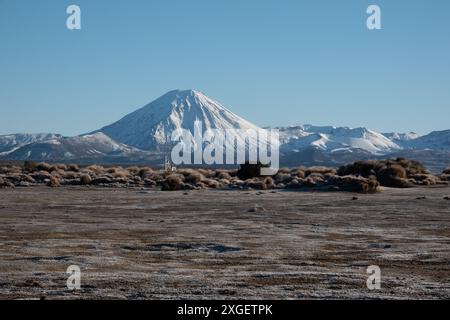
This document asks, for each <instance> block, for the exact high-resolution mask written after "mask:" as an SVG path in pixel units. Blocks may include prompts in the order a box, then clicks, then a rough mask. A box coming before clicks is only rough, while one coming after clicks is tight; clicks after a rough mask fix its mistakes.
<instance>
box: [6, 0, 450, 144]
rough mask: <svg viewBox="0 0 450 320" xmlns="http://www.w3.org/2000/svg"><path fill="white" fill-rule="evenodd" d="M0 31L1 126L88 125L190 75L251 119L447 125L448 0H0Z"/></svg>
mask: <svg viewBox="0 0 450 320" xmlns="http://www.w3.org/2000/svg"><path fill="white" fill-rule="evenodd" d="M70 4H77V5H79V6H80V7H81V11H82V29H81V30H75V31H69V30H67V28H66V18H67V14H66V8H67V6H68V5H70ZM369 4H377V5H379V6H380V7H381V10H382V27H383V29H382V30H377V31H369V30H368V29H367V28H366V19H367V14H366V9H367V7H368V5H369ZM0 43H1V44H0V111H1V112H0V115H1V116H0V134H6V133H13V132H56V133H62V134H65V135H75V134H80V133H85V132H89V131H92V130H94V129H98V128H100V127H102V126H104V125H106V124H109V123H111V122H114V121H116V120H118V119H119V118H121V117H122V116H124V115H125V114H127V113H129V112H131V111H133V110H135V109H137V108H139V107H141V106H143V105H145V104H147V103H148V102H150V101H152V100H154V99H155V98H157V97H159V96H160V95H162V94H164V93H165V92H167V91H169V90H172V89H190V88H192V89H197V90H200V91H202V92H204V93H205V94H207V95H208V96H210V97H211V98H213V99H216V100H218V101H220V102H221V103H223V104H224V105H225V106H228V107H229V108H230V109H231V110H232V111H233V112H235V113H237V114H239V115H240V116H242V117H244V118H246V119H247V120H249V121H251V122H253V123H255V124H257V125H260V126H267V125H272V126H276V125H289V124H294V123H312V124H317V125H329V124H330V125H336V126H351V127H359V126H366V127H370V128H373V129H375V130H378V131H410V130H413V131H416V132H419V133H427V132H429V131H432V130H443V129H449V128H450V121H449V119H450V1H448V0H434V1H426V0H414V1H412V0H408V1H407V0H396V1H382V0H372V1H365V0H345V1H344V0H342V1H336V0H328V1H325V0H314V1H313V0H308V1H300V0H292V1H287V0H280V1H274V0H271V1H263V0H247V1H242V0H240V1H239V0H214V1H211V0H192V1H186V0H179V1H175V0H170V1H168V0H145V1H144V0H142V1H139V0H132V1H125V0H115V1H106V0H71V1H65V0H42V1H24V0H0Z"/></svg>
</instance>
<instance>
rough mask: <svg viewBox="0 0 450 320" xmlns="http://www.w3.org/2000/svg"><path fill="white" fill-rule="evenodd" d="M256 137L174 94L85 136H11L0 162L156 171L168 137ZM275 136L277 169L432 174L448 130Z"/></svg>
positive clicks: (449, 153)
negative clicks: (375, 162)
mask: <svg viewBox="0 0 450 320" xmlns="http://www.w3.org/2000/svg"><path fill="white" fill-rule="evenodd" d="M196 120H197V121H201V123H202V126H203V130H204V131H205V130H207V129H258V127H257V126H256V125H254V124H252V123H250V122H248V121H246V120H244V119H242V118H241V117H239V116H237V115H236V114H234V113H232V112H231V111H229V110H228V109H227V108H226V107H224V106H223V105H221V104H220V103H218V102H216V101H214V100H212V99H210V98H208V97H207V96H205V95H204V94H203V93H201V92H198V91H194V90H186V91H180V90H174V91H170V92H168V93H166V94H165V95H163V96H161V97H160V98H158V99H156V100H155V101H153V102H151V103H150V104H148V105H146V106H144V107H143V108H140V109H138V110H136V111H134V112H132V113H130V114H129V115H127V116H125V117H123V118H122V119H120V120H119V121H117V122H115V123H113V124H111V125H108V126H105V127H103V128H101V129H98V130H95V131H93V132H91V133H89V134H84V135H80V136H75V137H63V136H62V135H59V134H53V133H40V134H10V135H3V136H0V159H1V160H28V159H30V160H36V161H48V162H84V163H123V164H126V163H150V164H155V163H156V164H157V163H159V162H161V161H162V159H163V158H164V152H167V150H168V149H169V148H170V146H171V141H170V136H171V133H172V132H173V131H174V130H177V129H181V128H183V129H187V130H189V131H191V132H193V131H194V121H196ZM276 129H278V130H279V132H280V152H281V163H282V165H286V166H294V165H302V164H303V165H334V166H337V165H341V164H344V163H347V162H351V161H355V160H359V159H369V158H379V157H383V158H385V157H390V156H407V157H410V158H413V159H416V160H419V161H422V162H424V163H425V164H426V165H428V166H429V167H430V168H431V169H433V170H440V169H441V168H445V167H447V166H449V165H450V130H445V131H435V132H432V133H430V134H427V135H425V136H419V135H418V134H416V133H413V132H411V133H378V132H375V131H373V130H370V129H367V128H348V127H332V126H313V125H295V126H289V127H280V128H276Z"/></svg>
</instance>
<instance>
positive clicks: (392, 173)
mask: <svg viewBox="0 0 450 320" xmlns="http://www.w3.org/2000/svg"><path fill="white" fill-rule="evenodd" d="M377 180H378V181H379V182H380V184H381V185H382V186H385V187H391V188H410V187H412V186H413V185H414V184H413V182H412V181H411V180H408V175H407V173H406V170H405V168H403V167H402V166H400V165H396V164H394V165H390V166H385V167H383V168H381V169H380V170H379V171H377Z"/></svg>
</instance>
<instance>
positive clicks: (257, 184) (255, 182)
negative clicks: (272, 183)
mask: <svg viewBox="0 0 450 320" xmlns="http://www.w3.org/2000/svg"><path fill="white" fill-rule="evenodd" d="M244 186H245V187H247V188H252V189H257V190H265V189H267V185H266V184H265V183H264V181H262V180H260V179H256V178H255V179H248V180H246V181H245V183H244Z"/></svg>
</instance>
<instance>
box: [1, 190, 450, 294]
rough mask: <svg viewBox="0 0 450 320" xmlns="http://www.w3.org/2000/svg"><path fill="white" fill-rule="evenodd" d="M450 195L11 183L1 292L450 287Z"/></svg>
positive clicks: (434, 290) (412, 290)
mask: <svg viewBox="0 0 450 320" xmlns="http://www.w3.org/2000/svg"><path fill="white" fill-rule="evenodd" d="M448 196H450V188H449V187H428V188H412V189H383V191H382V192H381V193H378V194H371V195H356V194H352V193H342V192H334V193H333V192H328V193H324V192H298V191H263V192H261V191H221V190H201V191H189V192H183V191H180V192H178V191H177V192H161V191H152V190H140V189H101V188H87V187H86V188H82V187H63V188H48V187H31V188H16V189H3V190H0V298H2V299H42V298H45V299H72V298H82V299H105V298H107V299H111V298H112V299H116V298H117V299H238V298H245V299H306V298H313V299H322V298H326V299H331V298H333V299H334V298H338V299H341V298H342V299H348V298H357V299H371V298H388V299H406V298H418V299H449V298H450V200H446V199H445V197H448ZM70 265H78V266H79V267H80V269H81V290H77V291H74V292H72V291H70V290H68V289H67V287H66V280H67V277H68V276H69V275H68V274H66V270H67V268H68V267H69V266H70ZM370 265H378V266H379V267H380V268H381V289H380V290H369V289H368V288H367V286H366V280H367V277H368V274H367V273H366V269H367V267H368V266H370Z"/></svg>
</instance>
